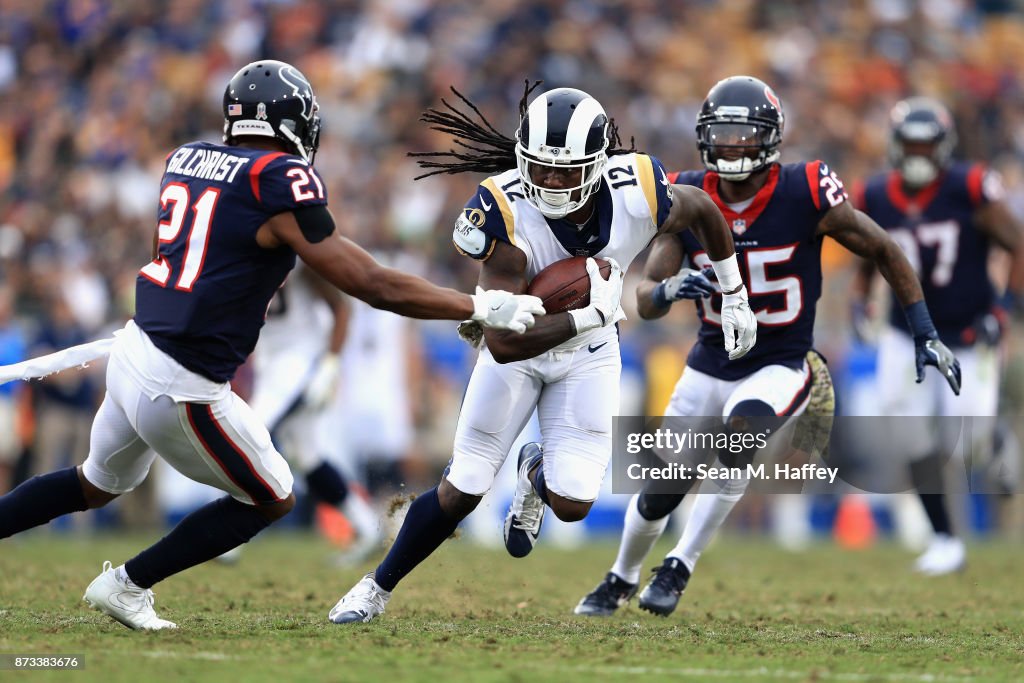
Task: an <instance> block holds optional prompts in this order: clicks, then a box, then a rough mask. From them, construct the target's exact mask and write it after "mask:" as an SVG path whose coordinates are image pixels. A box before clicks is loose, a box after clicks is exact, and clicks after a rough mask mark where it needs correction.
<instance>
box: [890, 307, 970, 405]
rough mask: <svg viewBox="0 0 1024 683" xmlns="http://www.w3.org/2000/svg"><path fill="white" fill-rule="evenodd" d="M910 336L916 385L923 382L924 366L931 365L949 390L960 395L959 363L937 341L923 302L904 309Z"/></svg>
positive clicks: (950, 352)
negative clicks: (943, 378)
mask: <svg viewBox="0 0 1024 683" xmlns="http://www.w3.org/2000/svg"><path fill="white" fill-rule="evenodd" d="M904 313H906V315H907V322H908V323H909V324H910V331H911V334H913V335H914V362H915V365H916V366H917V383H918V384H920V383H921V382H923V381H924V366H926V365H933V366H935V367H936V368H938V370H939V372H941V373H942V376H943V377H945V378H946V381H947V382H949V388H950V389H952V390H953V393H954V394H956V395H957V396H959V395H960V380H961V374H960V361H958V360H957V359H956V356H954V355H953V352H952V351H950V350H949V347H948V346H946V345H945V344H943V343H942V342H941V341H939V333H938V332H937V331H936V330H935V325H934V324H933V323H932V318H931V315H930V314H929V313H928V307H927V306H926V305H925V303H924V301H916V302H914V303H912V304H910V305H909V306H907V307H906V309H904Z"/></svg>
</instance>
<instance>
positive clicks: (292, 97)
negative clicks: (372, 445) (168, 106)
mask: <svg viewBox="0 0 1024 683" xmlns="http://www.w3.org/2000/svg"><path fill="white" fill-rule="evenodd" d="M319 139H320V116H319V114H318V106H317V101H316V98H315V97H314V95H313V89H312V87H311V86H310V84H309V81H308V80H307V79H306V78H305V76H303V75H302V73H300V72H299V70H298V69H296V68H295V67H293V66H291V65H289V64H285V63H283V62H277V61H271V60H264V61H259V62H253V63H252V64H249V65H248V66H245V67H243V68H242V69H241V70H239V71H238V73H236V74H235V75H234V77H232V79H231V81H230V82H229V83H228V85H227V88H226V89H225V91H224V144H212V143H208V142H191V143H188V144H185V145H183V146H182V147H179V148H178V149H176V150H174V151H173V152H172V153H171V154H170V155H169V156H168V157H167V160H166V167H165V170H164V176H163V180H162V182H161V184H160V207H159V223H158V226H157V230H156V233H155V234H154V236H153V261H152V262H151V263H149V264H148V265H146V266H144V267H143V268H142V269H141V270H140V271H139V276H138V279H137V286H136V313H135V317H134V319H133V320H132V321H130V322H129V323H128V324H127V325H126V326H125V328H124V329H123V330H122V331H121V333H120V334H119V335H118V336H117V338H116V340H114V342H113V345H112V348H111V349H110V360H109V364H108V369H107V392H106V396H105V398H104V401H103V404H102V405H101V406H100V408H99V412H98V413H97V414H96V418H95V420H94V422H93V427H92V438H91V444H90V449H89V456H88V458H87V459H86V461H85V463H84V464H83V465H82V466H80V467H72V468H67V469H64V470H60V471H57V472H53V473H50V474H46V475H43V476H39V477H34V478H32V479H30V480H28V481H27V482H25V483H24V484H22V485H21V486H19V487H18V488H16V489H15V490H14V491H12V492H10V493H9V494H7V495H6V496H3V497H2V498H0V538H6V537H8V536H12V535H14V534H16V533H18V532H21V531H24V530H25V529H30V528H32V527H35V526H38V525H40V524H44V523H46V522H48V521H49V520H51V519H53V518H55V517H59V516H60V515H63V514H66V513H69V512H73V511H76V510H86V509H89V508H96V507H101V506H103V505H106V504H107V503H109V502H110V501H111V500H113V499H115V498H117V497H118V496H120V495H121V494H122V493H126V492H128V491H131V490H132V489H133V488H135V487H136V486H138V485H139V483H140V482H141V481H142V480H143V479H144V478H145V477H146V475H147V473H148V472H149V468H150V465H151V464H152V461H153V458H154V457H155V456H154V455H153V454H152V451H151V450H150V448H152V449H153V451H156V453H159V454H160V456H161V457H163V458H164V459H165V460H166V461H167V462H169V463H170V464H171V465H173V466H174V467H175V468H176V469H177V470H179V471H180V472H182V473H183V474H185V475H187V476H189V477H191V478H192V479H194V480H196V481H199V482H201V483H204V484H208V485H210V486H214V487H217V488H219V489H221V490H223V491H225V492H226V493H227V494H228V495H227V496H226V497H224V498H221V499H219V500H217V501H215V502H212V503H210V504H208V505H206V506H204V507H202V508H200V509H199V510H196V511H195V512H193V513H192V514H190V515H189V516H188V517H186V518H185V519H184V520H182V521H181V523H180V524H178V525H177V526H176V527H175V528H174V529H173V530H172V531H171V532H170V533H169V534H168V535H167V536H165V537H164V538H163V539H161V540H160V541H158V542H157V543H155V544H154V545H152V546H150V547H149V548H147V549H146V550H144V551H142V552H141V553H139V554H138V555H136V556H135V557H133V558H131V559H130V560H128V561H127V562H125V563H124V564H122V565H119V566H117V567H113V566H111V563H109V562H105V563H104V566H103V572H102V573H101V574H100V575H99V576H98V577H96V579H95V580H94V581H93V582H92V583H91V584H90V585H89V587H88V588H87V589H86V592H85V600H86V601H88V602H89V604H90V605H92V606H93V607H95V608H97V609H99V610H101V611H102V612H104V613H105V614H107V615H109V616H111V617H113V618H114V619H116V620H117V621H119V622H121V623H122V624H124V625H125V626H128V627H129V628H133V629H147V630H157V629H165V628H174V627H175V624H174V623H173V622H171V621H168V620H166V619H162V618H160V617H159V616H157V614H156V612H155V611H154V609H153V592H152V590H151V588H152V586H153V585H155V584H156V583H158V582H160V581H162V580H163V579H166V578H167V577H168V576H171V575H173V574H176V573H178V572H180V571H183V570H185V569H188V568H189V567H192V566H194V565H196V564H199V563H201V562H205V561H207V560H210V559H212V558H214V557H217V556H219V555H221V554H223V553H225V552H227V551H228V550H231V549H232V548H234V547H236V546H238V545H241V544H242V543H245V542H246V541H248V540H249V539H250V538H252V537H253V536H255V535H256V534H257V533H259V532H260V531H261V530H262V529H264V528H265V527H267V526H268V525H269V524H271V523H272V522H274V521H275V520H277V519H279V518H280V517H282V516H283V515H285V514H287V512H288V511H289V510H291V508H292V506H293V505H294V503H295V497H294V496H293V495H292V474H291V472H290V471H289V469H288V465H287V464H286V463H285V461H284V459H283V458H282V457H281V455H280V454H279V453H278V452H277V451H276V450H275V449H274V446H273V444H272V443H271V440H270V434H269V433H268V432H267V428H266V427H265V426H264V425H263V424H262V423H261V422H260V421H259V419H258V418H257V417H256V415H255V414H254V413H253V411H252V409H251V408H250V407H249V406H248V405H247V404H246V403H245V402H244V401H243V400H242V399H241V398H239V397H238V396H237V395H235V394H234V393H233V392H232V391H231V386H230V384H229V382H230V380H231V378H232V376H233V375H234V374H235V371H236V369H237V368H238V366H239V365H241V364H242V363H243V362H244V361H245V359H246V357H247V356H248V355H249V353H250V352H252V350H253V347H254V346H255V345H256V339H257V337H258V336H259V331H260V328H261V327H262V325H263V319H264V314H265V312H266V310H267V305H268V303H269V302H270V298H271V297H272V296H273V295H274V292H276V291H277V289H278V288H279V287H280V286H281V284H282V282H283V281H284V279H285V276H286V275H287V274H288V272H289V271H290V270H291V269H292V267H293V266H294V265H295V257H296V255H297V256H298V257H299V258H301V259H302V260H303V261H304V262H305V263H306V264H308V265H309V266H310V267H311V268H312V269H313V270H315V271H316V272H317V273H319V274H320V275H322V276H323V277H324V278H325V279H326V280H327V281H328V282H330V283H331V284H332V285H334V286H335V287H337V288H339V289H341V290H343V291H345V292H347V293H349V294H351V295H353V296H356V297H358V298H361V299H364V300H365V301H367V302H369V303H371V304H372V305H374V306H377V307H380V308H385V309H388V310H392V311H395V312H397V313H402V314H404V315H409V316H414V317H421V318H449V319H459V320H461V319H463V318H466V317H467V316H469V317H472V318H473V319H474V320H477V321H479V322H481V323H482V324H484V325H485V326H487V327H488V328H490V327H497V328H501V329H503V330H512V331H513V332H523V331H525V329H526V328H528V327H530V326H532V324H533V322H534V316H535V315H538V314H540V313H542V312H543V308H542V307H541V306H540V302H539V301H538V300H536V298H535V297H526V296H519V295H513V294H510V293H508V292H500V291H497V290H494V291H487V292H485V291H483V290H479V291H478V293H477V294H476V295H474V296H468V295H466V294H463V293H461V292H456V291H454V290H450V289H443V288H440V287H437V286H435V285H432V284H431V283H429V282H427V281H425V280H423V279H420V278H417V277H413V276H411V275H409V274H407V273H404V272H401V271H398V270H393V269H389V268H384V267H383V266H381V265H379V264H378V263H377V262H376V261H374V260H373V259H372V258H371V257H370V256H369V255H368V254H367V253H366V252H365V251H363V250H362V249H361V248H360V247H358V246H357V245H356V244H354V243H353V242H351V241H349V240H347V239H345V238H343V237H342V236H341V235H339V234H338V233H337V232H336V231H335V226H334V219H333V218H332V217H331V214H330V212H329V211H328V209H327V196H326V193H325V191H324V183H323V181H322V180H321V179H320V177H319V175H317V172H316V171H315V170H314V168H313V158H314V155H315V153H316V150H317V145H318V143H319ZM304 333H305V330H296V334H298V335H302V334H304Z"/></svg>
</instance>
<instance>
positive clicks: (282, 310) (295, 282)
mask: <svg viewBox="0 0 1024 683" xmlns="http://www.w3.org/2000/svg"><path fill="white" fill-rule="evenodd" d="M304 268H305V266H303V265H301V264H299V265H297V266H296V268H295V270H294V271H293V272H292V273H291V276H290V277H289V278H288V279H287V280H286V281H285V283H284V286H282V287H281V289H279V290H277V294H275V295H274V298H273V299H271V300H270V306H269V307H268V308H267V321H266V323H265V324H264V325H263V329H262V330H260V340H259V342H258V343H257V345H256V353H257V354H260V355H274V354H276V353H280V352H282V351H286V350H294V349H295V347H296V346H301V347H302V349H303V350H306V351H308V352H309V354H310V355H311V356H312V357H313V359H314V360H315V359H316V358H318V357H319V356H320V354H322V353H323V352H324V351H325V350H326V349H327V342H328V337H329V336H330V334H331V328H332V327H333V325H334V318H333V314H332V313H331V307H330V305H328V303H327V302H326V301H324V300H323V298H322V297H321V296H320V295H318V294H317V293H316V291H314V289H313V286H312V285H311V284H310V282H309V280H308V279H307V277H306V275H305V273H304V272H303V271H304Z"/></svg>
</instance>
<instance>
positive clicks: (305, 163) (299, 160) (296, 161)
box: [285, 159, 309, 166]
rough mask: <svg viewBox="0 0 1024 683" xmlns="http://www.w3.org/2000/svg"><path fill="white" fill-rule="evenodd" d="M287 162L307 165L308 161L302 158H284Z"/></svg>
mask: <svg viewBox="0 0 1024 683" xmlns="http://www.w3.org/2000/svg"><path fill="white" fill-rule="evenodd" d="M285 163H287V164H298V165H299V166H309V163H308V162H306V161H303V160H302V159H285Z"/></svg>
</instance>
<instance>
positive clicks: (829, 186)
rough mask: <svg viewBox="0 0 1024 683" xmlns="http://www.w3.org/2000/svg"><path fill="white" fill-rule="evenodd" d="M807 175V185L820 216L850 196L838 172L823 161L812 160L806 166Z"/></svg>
mask: <svg viewBox="0 0 1024 683" xmlns="http://www.w3.org/2000/svg"><path fill="white" fill-rule="evenodd" d="M804 171H805V173H806V175H807V187H808V189H809V190H810V193H811V201H813V202H814V208H815V210H816V211H817V213H818V218H819V219H820V218H821V217H822V216H824V215H825V213H826V212H828V210H829V209H831V208H832V207H834V206H839V205H840V204H842V203H843V202H845V201H847V200H848V199H849V198H850V195H849V194H847V192H846V187H845V186H844V185H843V181H842V180H840V179H839V176H838V175H836V172H835V171H833V170H832V169H831V168H829V165H828V164H826V163H825V162H823V161H811V162H808V163H807V164H806V165H805V166H804Z"/></svg>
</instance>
